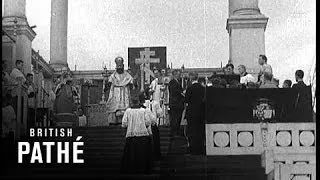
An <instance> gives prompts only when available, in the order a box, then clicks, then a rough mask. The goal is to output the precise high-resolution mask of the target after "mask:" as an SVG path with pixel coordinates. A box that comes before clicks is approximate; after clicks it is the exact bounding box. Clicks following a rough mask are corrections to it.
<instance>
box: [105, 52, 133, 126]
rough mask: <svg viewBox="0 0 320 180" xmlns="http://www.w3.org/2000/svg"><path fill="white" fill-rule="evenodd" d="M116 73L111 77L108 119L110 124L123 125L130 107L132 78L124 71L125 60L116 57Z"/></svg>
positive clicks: (107, 107) (109, 80)
mask: <svg viewBox="0 0 320 180" xmlns="http://www.w3.org/2000/svg"><path fill="white" fill-rule="evenodd" d="M115 63H116V71H115V72H114V73H113V74H112V75H111V76H110V77H109V79H108V84H109V86H110V93H109V98H108V101H107V103H106V109H107V118H108V120H109V123H110V124H115V125H117V124H119V125H120V124H121V119H122V116H123V114H124V112H125V110H126V109H127V108H129V106H130V87H131V86H132V84H133V79H132V76H131V75H130V74H129V73H128V72H126V71H125V70H124V64H123V58H122V57H116V59H115Z"/></svg>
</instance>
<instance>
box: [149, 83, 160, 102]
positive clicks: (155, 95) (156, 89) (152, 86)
mask: <svg viewBox="0 0 320 180" xmlns="http://www.w3.org/2000/svg"><path fill="white" fill-rule="evenodd" d="M158 81H159V79H158V78H155V79H154V80H153V81H152V82H151V84H150V90H152V91H153V93H152V100H153V101H158V102H159V103H160V97H161V91H160V88H161V85H160V84H159V82H158Z"/></svg>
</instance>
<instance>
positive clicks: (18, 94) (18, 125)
mask: <svg viewBox="0 0 320 180" xmlns="http://www.w3.org/2000/svg"><path fill="white" fill-rule="evenodd" d="M21 86H22V85H21V82H20V81H18V86H17V125H16V127H17V131H16V135H15V138H20V137H21V128H22V126H21V124H22V123H23V122H22V121H21V118H22V109H21V106H22V105H21V92H22V90H21V88H22V87H21Z"/></svg>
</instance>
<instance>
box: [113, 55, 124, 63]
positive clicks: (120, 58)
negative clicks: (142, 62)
mask: <svg viewBox="0 0 320 180" xmlns="http://www.w3.org/2000/svg"><path fill="white" fill-rule="evenodd" d="M114 61H115V63H116V64H117V65H118V64H123V58H122V57H120V56H118V57H116V59H115V60H114Z"/></svg>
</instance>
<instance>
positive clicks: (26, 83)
mask: <svg viewBox="0 0 320 180" xmlns="http://www.w3.org/2000/svg"><path fill="white" fill-rule="evenodd" d="M6 63H7V62H6V61H5V60H2V122H1V131H2V132H1V136H2V137H4V138H14V139H16V138H18V137H17V136H16V129H17V128H18V127H17V124H18V122H19V121H20V123H22V122H23V117H25V116H27V128H30V127H36V126H41V125H43V120H44V118H47V120H48V121H47V122H48V123H49V122H51V120H52V117H53V115H54V104H55V100H56V96H57V95H58V93H59V92H58V91H59V90H60V89H61V86H62V85H63V84H64V83H67V82H64V81H62V80H61V79H62V77H61V76H59V77H58V78H57V80H56V81H55V85H54V86H53V87H52V88H51V89H49V90H48V92H46V95H47V96H48V103H47V105H48V106H47V108H48V113H39V112H40V111H37V107H38V106H37V104H38V103H37V100H38V99H37V94H38V93H39V88H41V87H37V85H36V84H35V80H34V75H33V74H31V73H27V74H25V73H24V62H23V61H22V60H16V62H15V67H14V68H13V69H12V70H11V72H10V73H8V71H7V64H6ZM68 80H69V82H68V83H70V81H72V80H71V79H68ZM19 86H21V87H24V88H21V89H26V93H27V99H24V96H21V94H18V93H19V91H18V89H19ZM42 90H43V91H45V90H44V89H42ZM18 96H21V116H20V118H21V119H19V120H18V119H17V116H18ZM43 98H44V97H43ZM25 100H26V101H27V109H28V111H27V114H23V108H24V107H23V106H24V101H25ZM38 101H39V100H38ZM41 101H42V100H41ZM76 113H77V114H78V115H79V121H80V122H79V124H80V125H81V126H85V125H86V118H85V117H84V114H83V111H82V109H81V108H79V109H78V111H77V112H76ZM44 114H46V115H44ZM47 125H48V124H47Z"/></svg>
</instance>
